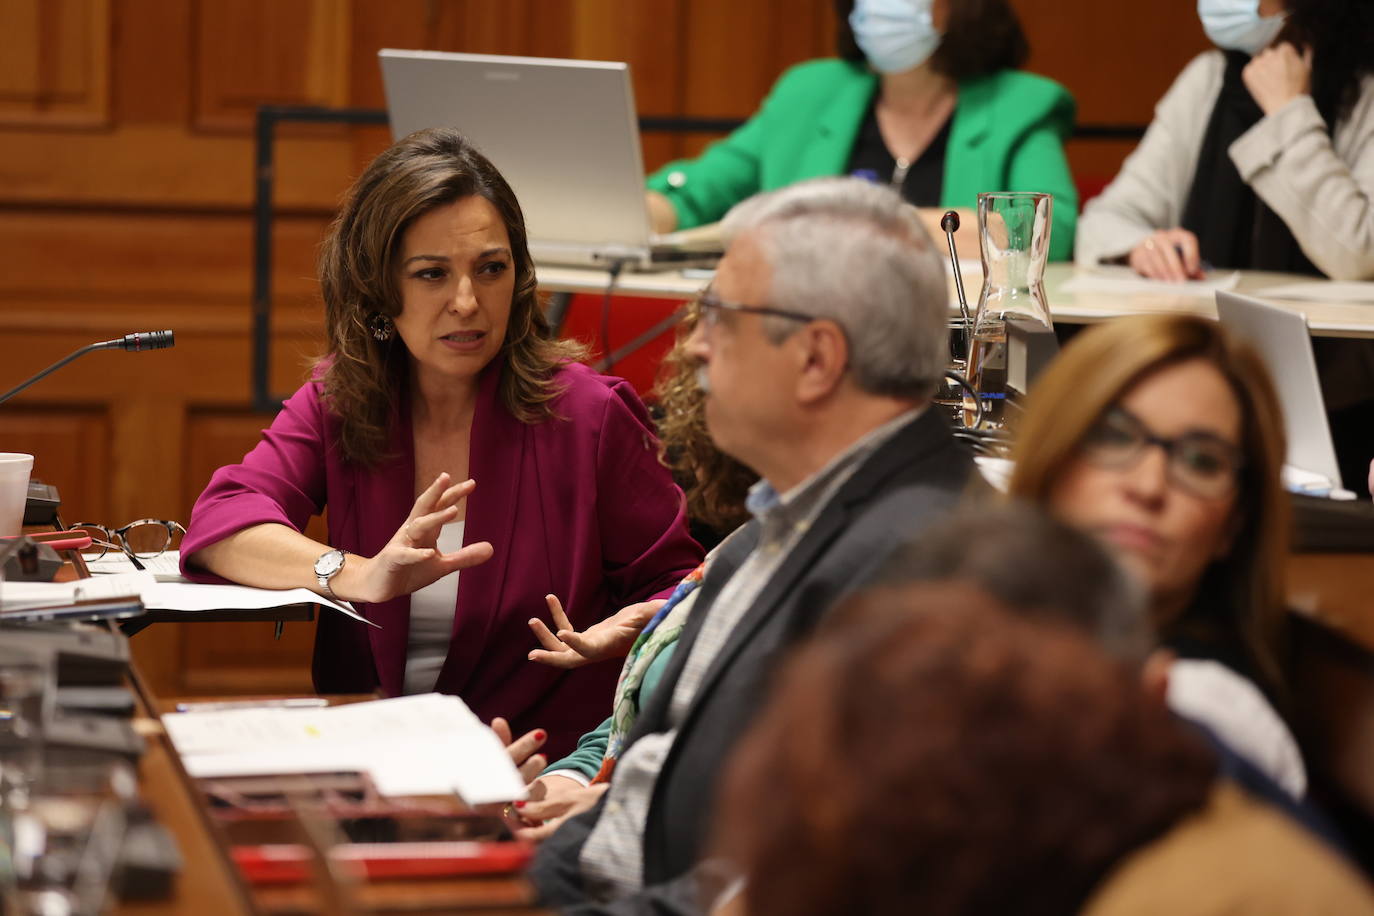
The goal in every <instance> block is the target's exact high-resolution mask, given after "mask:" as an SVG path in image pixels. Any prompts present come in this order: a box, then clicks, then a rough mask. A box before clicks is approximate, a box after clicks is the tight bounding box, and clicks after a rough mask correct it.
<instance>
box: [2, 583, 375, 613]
mask: <svg viewBox="0 0 1374 916" xmlns="http://www.w3.org/2000/svg"><path fill="white" fill-rule="evenodd" d="M135 596H137V597H138V598H140V599H141V600H142V601H143V606H144V607H145V608H147V609H148V610H150V611H188V612H194V611H222V610H248V609H258V608H273V607H285V606H286V605H288V604H318V605H321V606H323V607H328V608H333V609H334V610H336V611H338V612H339V613H340V614H346V615H348V616H349V617H352V618H353V619H354V620H358V621H361V622H363V623H366V624H367V625H369V626H374V627H375V626H377V624H375V623H373V622H372V621H370V620H367V619H366V618H364V617H363V616H362V615H361V614H359V613H358V612H357V611H355V610H354V609H353V605H351V604H349V603H348V602H347V601H331V600H330V599H328V598H325V597H324V596H323V595H318V594H316V593H315V592H312V591H311V590H310V589H308V588H289V589H272V588H249V587H248V586H246V585H201V584H198V583H195V582H188V581H186V580H185V579H182V578H181V577H180V576H177V577H176V578H175V580H168V581H162V580H160V579H159V578H158V577H157V576H156V575H155V574H154V573H153V572H151V571H146V570H145V571H144V572H122V573H110V574H104V575H98V576H97V575H92V576H91V577H90V578H89V579H77V580H75V581H73V582H5V583H4V585H3V587H0V610H15V609H19V608H31V607H48V606H51V605H62V604H71V603H72V602H73V601H87V600H90V599H93V598H126V597H135Z"/></svg>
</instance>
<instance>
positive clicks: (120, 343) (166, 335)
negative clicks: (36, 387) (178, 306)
mask: <svg viewBox="0 0 1374 916" xmlns="http://www.w3.org/2000/svg"><path fill="white" fill-rule="evenodd" d="M175 344H176V337H175V335H173V333H172V332H171V331H136V332H134V333H133V334H125V335H124V336H123V337H119V338H116V339H114V340H103V341H101V342H100V343H93V344H88V345H87V346H84V347H82V348H81V349H80V350H77V351H76V352H75V353H70V354H68V355H67V356H64V357H63V358H62V359H59V360H58V361H57V362H55V363H53V364H52V365H51V366H49V367H48V368H46V369H44V370H43V371H42V372H39V373H38V374H37V375H34V376H30V377H29V378H27V379H25V380H24V381H23V382H21V383H19V385H17V386H16V387H14V388H11V389H10V390H9V391H6V392H5V393H4V394H0V404H3V403H5V402H6V401H8V400H9V399H10V398H12V397H14V396H15V395H16V394H18V393H19V392H21V391H23V390H24V389H25V388H27V387H29V386H30V385H32V384H33V383H34V382H36V381H38V380H39V379H41V378H43V377H45V376H47V375H48V374H49V373H51V372H54V371H56V370H58V369H61V368H62V367H63V366H65V365H67V363H69V362H71V361H72V360H74V359H76V358H77V357H78V356H85V355H86V354H87V353H91V352H93V351H95V350H129V351H131V352H137V351H141V350H165V349H167V348H168V347H171V346H174V345H175Z"/></svg>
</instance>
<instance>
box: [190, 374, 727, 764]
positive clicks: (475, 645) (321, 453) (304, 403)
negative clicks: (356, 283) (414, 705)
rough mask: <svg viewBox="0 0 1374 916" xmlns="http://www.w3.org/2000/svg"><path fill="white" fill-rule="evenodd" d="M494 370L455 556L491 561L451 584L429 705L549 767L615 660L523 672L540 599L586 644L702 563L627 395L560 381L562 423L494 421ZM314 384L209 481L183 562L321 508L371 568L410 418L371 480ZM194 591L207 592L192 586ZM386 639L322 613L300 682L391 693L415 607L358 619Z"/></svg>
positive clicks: (401, 420)
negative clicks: (466, 715) (438, 694)
mask: <svg viewBox="0 0 1374 916" xmlns="http://www.w3.org/2000/svg"><path fill="white" fill-rule="evenodd" d="M503 366H504V361H498V362H496V363H493V364H492V365H491V366H489V367H488V368H487V369H486V370H485V371H484V372H483V374H482V377H481V379H480V381H479V385H478V395H477V404H476V411H475V414H474V417H473V423H472V448H471V454H470V457H469V468H470V473H471V475H472V477H473V479H474V480H476V481H477V489H476V490H475V491H474V492H473V494H472V496H470V497H469V498H468V504H467V523H466V525H465V527H464V542H465V543H469V544H470V543H475V542H477V541H490V542H491V544H492V546H493V547H494V548H495V555H494V556H493V557H492V559H490V560H488V561H487V562H486V563H484V564H482V565H480V566H475V567H472V568H470V569H465V570H463V572H462V576H461V578H460V579H459V587H458V604H457V610H456V616H455V618H454V624H453V641H452V642H451V643H450V645H449V650H448V658H447V660H446V661H445V663H444V666H443V668H442V670H441V671H440V673H439V679H438V684H437V686H436V689H437V690H440V691H442V692H444V693H452V694H457V695H458V696H460V697H462V698H463V700H464V701H465V702H466V703H467V704H468V706H469V707H471V708H472V710H473V712H475V713H476V714H477V715H478V716H479V717H481V719H482V720H483V721H490V720H491V718H492V717H493V716H505V717H506V718H508V719H510V720H511V726H512V728H513V729H514V730H515V733H516V734H517V735H518V734H521V733H522V732H524V731H526V730H528V729H532V728H543V729H546V730H547V731H548V732H549V739H548V743H547V744H546V745H545V748H544V751H545V752H546V753H548V754H549V755H550V759H557V758H558V757H560V756H562V755H564V754H566V753H567V752H569V751H571V750H572V748H573V746H574V744H575V743H576V740H577V738H578V736H579V735H581V734H582V733H583V732H585V731H588V730H590V729H591V728H592V727H594V726H596V725H597V724H598V723H600V722H601V721H602V720H603V719H605V717H606V716H607V715H608V714H609V712H610V708H611V698H612V692H613V690H614V687H615V682H616V677H617V675H618V673H619V671H620V664H621V663H620V661H619V660H611V661H606V662H602V663H600V664H596V665H589V666H587V667H584V668H580V669H577V670H574V671H562V670H559V669H555V668H550V667H547V666H545V665H541V664H537V663H535V662H531V661H529V660H528V659H527V658H526V655H527V653H528V652H529V651H530V649H532V648H534V647H535V645H536V643H535V640H534V637H533V635H532V634H531V633H530V630H529V627H528V625H527V624H526V621H528V620H529V619H530V618H531V617H542V618H545V619H547V614H548V611H547V608H546V606H545V604H544V595H546V594H555V595H558V596H559V597H560V598H561V599H562V600H563V604H564V607H565V608H566V609H567V611H568V615H569V617H570V618H571V620H572V623H573V625H574V626H575V627H576V628H577V629H579V630H580V629H583V628H585V627H587V626H589V625H590V624H593V623H595V622H596V621H598V620H601V619H603V618H605V617H606V616H608V615H610V614H612V613H614V612H615V611H617V610H619V609H620V608H621V607H623V606H625V605H627V604H631V603H633V602H636V601H643V600H646V599H649V598H653V597H666V596H667V595H668V594H669V593H670V592H671V591H672V589H673V587H674V586H675V585H676V584H677V582H678V580H679V579H681V578H682V577H683V576H685V575H686V574H687V573H689V572H691V571H692V570H693V569H695V568H696V566H697V564H699V563H700V562H701V548H700V547H699V546H698V545H697V543H696V542H695V541H693V540H692V538H691V537H690V536H689V535H688V533H687V526H686V516H685V511H684V501H683V498H682V493H681V491H680V490H679V489H678V488H677V487H676V486H675V485H674V484H673V482H672V479H671V477H670V476H669V474H668V472H667V470H666V469H664V467H663V466H662V465H661V464H660V463H659V461H658V457H657V440H656V438H655V436H654V433H653V430H652V427H651V426H650V421H649V418H648V414H647V413H646V411H645V409H644V405H643V404H642V403H641V402H640V400H639V398H638V396H636V394H635V393H634V390H633V389H632V388H631V387H630V385H629V383H628V382H626V381H624V380H623V379H618V378H612V377H610V376H604V375H598V374H596V373H594V372H593V371H592V370H590V369H588V368H587V367H586V366H582V365H568V366H566V367H564V368H563V369H561V370H559V371H558V373H557V375H556V379H557V381H558V383H559V384H561V385H563V386H564V390H563V392H562V393H561V394H560V395H559V396H558V398H557V399H555V400H554V401H553V402H552V407H553V410H554V412H555V414H556V415H557V417H559V419H554V420H548V421H544V422H540V423H535V424H525V423H521V422H520V421H519V420H517V419H515V418H514V417H512V416H511V415H510V413H509V412H508V411H507V410H506V409H505V408H504V407H503V406H502V405H501V402H500V399H499V397H498V382H499V380H500V373H501V371H502V368H503ZM320 397H321V385H320V383H319V381H318V380H315V381H311V382H309V383H307V384H306V385H304V386H303V387H302V388H301V389H300V390H299V391H297V392H296V393H295V394H294V395H292V396H291V398H290V399H289V400H288V401H286V403H285V405H284V407H283V409H282V411H281V413H280V414H278V415H277V418H276V420H274V421H273V422H272V425H271V427H270V428H268V429H267V430H265V431H264V432H263V437H262V441H261V442H260V443H258V445H257V446H256V447H255V448H254V449H253V450H252V451H251V452H249V453H248V454H247V455H246V456H245V457H244V459H243V463H241V464H237V465H231V466H228V467H223V468H220V469H219V470H218V471H216V472H215V474H214V476H213V477H211V479H210V483H209V485H208V486H207V487H206V488H205V492H204V493H202V494H201V495H200V498H199V499H198V500H196V505H195V508H194V509H193V510H192V511H191V522H190V524H189V525H188V526H187V533H186V536H185V538H184V539H183V542H182V545H181V550H182V557H183V564H184V562H185V559H184V558H186V557H188V556H190V555H191V554H193V553H195V552H196V551H197V550H199V549H201V548H202V547H204V546H206V545H208V544H212V543H214V542H215V541H218V540H220V539H221V538H224V537H226V536H228V535H230V534H232V533H234V532H235V531H238V530H240V529H242V528H246V527H248V526H250V525H256V524H260V523H263V522H276V523H279V524H283V525H289V526H291V527H292V528H295V529H296V530H297V531H300V530H303V529H304V528H305V525H306V522H307V521H308V520H309V519H310V517H311V516H312V515H317V514H319V513H320V512H321V511H323V510H324V508H325V507H326V506H328V508H329V513H328V516H327V518H328V525H329V543H330V544H331V545H333V546H334V547H339V548H342V549H343V550H346V551H349V552H351V553H356V554H359V555H362V556H368V557H370V556H374V555H375V554H376V553H377V552H378V551H379V550H381V548H382V547H383V545H385V544H386V542H387V540H388V539H390V538H391V536H392V535H393V534H395V532H396V530H397V529H398V528H400V526H401V525H402V524H403V523H404V522H405V519H406V515H407V514H408V513H409V512H410V508H411V506H412V505H413V504H414V502H415V494H414V478H415V463H414V454H413V443H412V438H411V427H410V412H409V409H408V406H407V407H405V408H404V409H402V410H401V411H400V412H399V416H398V418H397V422H396V423H395V424H394V432H393V437H392V439H391V442H390V447H389V448H388V454H392V455H395V457H394V458H393V459H388V460H385V461H383V462H382V463H381V464H379V465H377V466H376V467H374V468H371V469H364V468H360V467H358V466H356V465H353V464H349V463H346V462H345V461H344V460H343V459H342V457H341V456H340V455H339V453H338V451H337V448H336V446H335V443H336V442H337V432H338V419H337V418H336V417H335V416H334V415H332V414H331V413H330V411H328V410H327V409H326V408H325V406H324V405H323V403H322V402H321V399H320ZM191 574H192V575H196V577H197V578H202V579H203V578H205V576H204V573H203V572H200V573H199V574H198V575H197V573H196V571H191ZM357 607H358V610H359V611H360V612H361V613H362V614H364V615H365V616H366V617H367V618H368V619H369V620H371V621H374V622H376V623H378V624H380V625H381V629H377V628H375V627H369V626H366V625H364V624H361V623H358V622H357V621H354V620H350V619H348V618H347V617H344V616H343V615H342V614H336V613H334V612H332V611H325V612H324V613H322V614H320V616H319V623H318V627H317V630H316V635H315V657H314V666H313V673H314V678H315V688H316V690H318V691H320V692H321V693H366V692H368V691H371V690H374V689H377V688H380V689H381V691H382V692H383V693H384V694H386V695H389V696H395V695H398V694H399V693H400V692H401V684H402V680H403V676H404V672H405V660H406V637H407V631H408V628H409V624H410V598H409V596H403V597H400V598H396V599H393V600H391V601H387V602H383V603H380V604H371V605H368V604H362V603H359V604H358V605H357Z"/></svg>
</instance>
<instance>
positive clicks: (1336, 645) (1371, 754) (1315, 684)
mask: <svg viewBox="0 0 1374 916" xmlns="http://www.w3.org/2000/svg"><path fill="white" fill-rule="evenodd" d="M1288 576H1289V590H1288V591H1289V595H1290V601H1291V603H1292V605H1293V607H1294V612H1295V619H1294V621H1293V622H1294V628H1293V639H1294V650H1295V651H1294V655H1295V659H1294V674H1293V688H1294V700H1295V706H1296V718H1297V724H1298V727H1299V729H1300V731H1301V732H1302V734H1301V739H1302V741H1303V743H1304V746H1305V747H1306V748H1307V749H1308V751H1309V752H1310V756H1311V757H1312V763H1313V765H1314V769H1315V770H1316V771H1317V772H1316V774H1314V775H1316V776H1317V777H1318V778H1317V779H1316V780H1315V782H1316V783H1317V784H1318V787H1319V789H1320V788H1321V787H1322V783H1323V781H1324V782H1326V783H1327V786H1326V788H1327V789H1328V794H1334V795H1335V796H1336V798H1337V801H1338V803H1347V804H1350V805H1352V806H1354V807H1357V808H1358V809H1359V810H1360V811H1361V812H1363V815H1364V819H1365V820H1366V821H1367V823H1365V824H1364V825H1363V828H1364V829H1368V828H1370V827H1372V826H1374V554H1319V553H1310V554H1294V555H1292V556H1291V557H1289V562H1288ZM1333 813H1339V812H1333ZM1347 829H1352V828H1349V827H1347ZM1361 839H1365V840H1367V839H1371V838H1361Z"/></svg>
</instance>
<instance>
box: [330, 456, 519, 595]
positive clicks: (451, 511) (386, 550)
mask: <svg viewBox="0 0 1374 916" xmlns="http://www.w3.org/2000/svg"><path fill="white" fill-rule="evenodd" d="M476 486H477V484H476V483H475V482H474V481H472V480H464V481H463V482H462V483H455V484H450V483H449V475H448V474H440V475H439V476H438V477H436V478H435V479H434V483H432V484H430V485H429V486H428V487H427V488H426V489H425V491H424V492H423V493H421V494H420V496H419V498H418V499H416V500H415V505H414V506H412V507H411V509H410V515H409V516H408V517H407V518H406V521H405V524H404V525H402V526H401V527H400V528H398V529H397V531H396V533H395V534H393V535H392V536H391V540H389V541H387V543H386V546H385V547H383V548H382V549H381V551H380V552H378V554H377V555H376V556H375V557H372V558H371V559H368V560H364V561H363V562H362V563H360V564H358V566H359V568H358V572H357V574H356V576H350V580H351V581H349V583H348V585H347V591H346V597H349V598H352V599H355V600H358V601H368V602H377V601H388V600H390V599H392V598H395V597H397V596H399V595H409V594H411V593H412V592H414V591H416V590H417V589H421V588H424V587H425V586H426V585H429V584H430V583H432V582H436V581H438V580H439V579H442V578H443V577H444V576H447V575H448V574H449V573H452V572H457V571H458V570H460V569H467V568H468V567H469V566H476V565H477V564H479V563H485V562H486V561H487V560H489V559H491V555H492V546H491V544H489V543H488V542H486V541H479V542H477V543H476V544H468V545H466V546H464V547H463V548H461V549H459V550H455V551H454V552H453V553H443V552H442V551H440V550H439V546H438V545H439V531H440V530H441V529H442V528H443V527H444V525H446V524H448V523H449V522H451V521H453V520H454V519H455V518H457V517H458V507H459V504H460V503H462V501H463V500H464V499H466V498H467V497H468V495H469V494H471V493H472V491H473V489H475V488H476ZM345 569H347V567H345ZM340 575H342V573H341V574H340ZM340 585H343V583H340Z"/></svg>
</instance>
